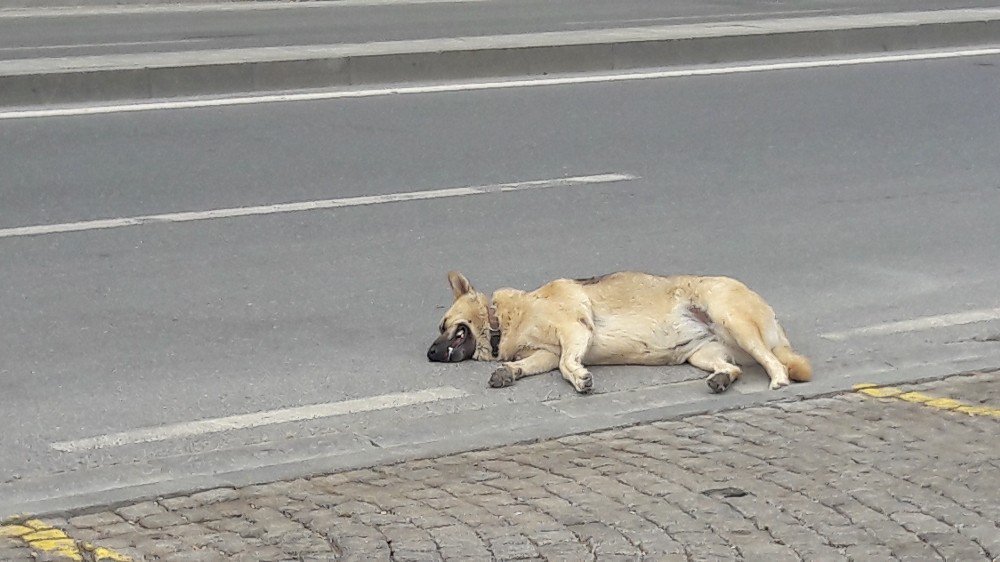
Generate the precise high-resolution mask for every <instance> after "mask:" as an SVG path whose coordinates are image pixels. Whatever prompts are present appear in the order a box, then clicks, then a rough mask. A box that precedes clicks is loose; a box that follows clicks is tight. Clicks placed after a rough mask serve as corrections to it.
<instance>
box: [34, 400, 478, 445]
mask: <svg viewBox="0 0 1000 562" xmlns="http://www.w3.org/2000/svg"><path fill="white" fill-rule="evenodd" d="M466 396H468V393H466V392H463V391H461V390H459V389H457V388H453V387H450V386H442V387H438V388H430V389H427V390H418V391H416V392H399V393H395V394H382V395H380V396H370V397H368V398H358V399H356V400H345V401H343V402H329V403H326V404H314V405H311V406H300V407H297V408H285V409H282V410H270V411H266V412H256V413H253V414H242V415H237V416H228V417H224V418H213V419H205V420H198V421H193V422H183V423H176V424H171V425H164V426H159V427H147V428H142V429H134V430H132V431H123V432H121V433H112V434H110V435H99V436H97V437H88V438H86V439H77V440H74V441H60V442H58V443H52V445H51V447H52V448H53V449H55V450H57V451H64V452H67V453H73V452H78V451H90V450H93V449H105V448H108V447H120V446H122V445H135V444H138V443H152V442H154V441H165V440H167V439H178V438H181V437H191V436H194V435H204V434H207V433H219V432H223V431H233V430H237V429H251V428H254V427H261V426H264V425H274V424H279V423H289V422H300V421H308V420H315V419H319V418H329V417H333V416H343V415H347V414H356V413H360V412H372V411H376V410H386V409H389V408H402V407H404V406H411V405H413V404H426V403H428V402H437V401H439V400H452V399H455V398H464V397H466Z"/></svg>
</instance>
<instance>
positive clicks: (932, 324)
mask: <svg viewBox="0 0 1000 562" xmlns="http://www.w3.org/2000/svg"><path fill="white" fill-rule="evenodd" d="M997 319H1000V307H998V308H985V309H981V310H969V311H966V312H956V313H954V314H941V315H938V316H924V317H922V318H915V319H913V320H902V321H900V322H886V323H884V324H872V325H871V326H862V327H860V328H852V329H850V330H844V331H842V332H828V333H825V334H820V337H821V338H823V339H827V340H833V341H844V340H846V339H849V338H854V337H859V336H883V335H888V334H900V333H903V332H919V331H922V330H930V329H933V328H946V327H948V326H961V325H964V324H975V323H977V322H987V321H989V320H997Z"/></svg>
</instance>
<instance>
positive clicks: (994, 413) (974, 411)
mask: <svg viewBox="0 0 1000 562" xmlns="http://www.w3.org/2000/svg"><path fill="white" fill-rule="evenodd" d="M854 390H855V391H856V392H859V393H861V394H865V395H868V396H872V397H874V398H895V399H897V400H903V401H905V402H912V403H914V404H923V405H924V406H929V407H931V408H936V409H938V410H947V411H950V412H961V413H963V414H968V415H970V416H987V417H991V418H1000V408H992V407H990V406H973V405H971V404H966V403H965V402H959V401H958V400H954V399H952V398H938V397H935V396H929V395H927V394H923V393H921V392H904V391H902V390H900V389H898V388H894V387H891V386H878V385H876V384H870V383H865V384H856V385H854Z"/></svg>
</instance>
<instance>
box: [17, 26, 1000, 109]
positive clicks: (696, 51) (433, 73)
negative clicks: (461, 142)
mask: <svg viewBox="0 0 1000 562" xmlns="http://www.w3.org/2000/svg"><path fill="white" fill-rule="evenodd" d="M998 43H1000V8H984V9H963V10H938V11H927V12H910V13H892V14H867V15H846V16H821V17H796V18H778V19H766V20H742V21H738V22H715V23H700V24H687V25H667V26H650V27H634V28H620V29H601V30H582V31H559V32H545V33H531V34H513V35H492V36H481V37H458V38H441V39H421V40H409V41H388V42H375V43H363V44H338V45H304V46H292V47H259V48H241V49H218V50H210V51H187V52H169V53H141V54H115V55H102V56H77V57H59V58H36V59H15V60H7V61H0V106H7V107H25V106H44V105H52V104H76V103H89V102H111V101H120V100H151V99H165V98H178V97H192V96H222V95H232V94H246V93H256V92H278V91H289V90H302V89H314V88H340V87H351V86H365V85H373V84H401V83H416V82H434V81H451V80H474V79H483V78H491V79H496V78H506V77H526V76H545V75H553V74H566V73H587V72H609V71H624V70H633V69H641V68H662V67H671V66H681V65H698V64H718V63H729V62H742V61H750V60H775V59H787V58H797V57H822V56H835V55H845V54H858V53H876V52H877V53H882V52H896V51H908V50H927V49H947V48H968V47H973V46H982V45H991V44H998Z"/></svg>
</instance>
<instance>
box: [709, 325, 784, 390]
mask: <svg viewBox="0 0 1000 562" xmlns="http://www.w3.org/2000/svg"><path fill="white" fill-rule="evenodd" d="M723 326H725V328H726V329H728V330H729V333H730V334H731V335H732V336H733V339H734V340H736V343H737V344H739V346H740V347H741V348H743V351H746V352H747V353H749V354H750V357H753V358H754V360H755V361H757V362H758V363H760V364H761V366H762V367H764V370H765V371H767V375H768V376H769V377H771V390H775V389H778V388H781V387H783V386H788V385H789V384H791V382H790V381H789V380H788V369H786V368H785V366H784V365H783V364H782V363H781V361H779V360H778V358H777V357H775V355H774V353H771V350H770V349H769V348H768V347H767V344H765V343H764V340H763V339H762V338H761V335H760V330H758V329H757V326H756V325H755V324H754V323H753V322H752V321H750V320H749V319H737V320H735V321H734V320H729V321H728V322H723Z"/></svg>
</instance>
